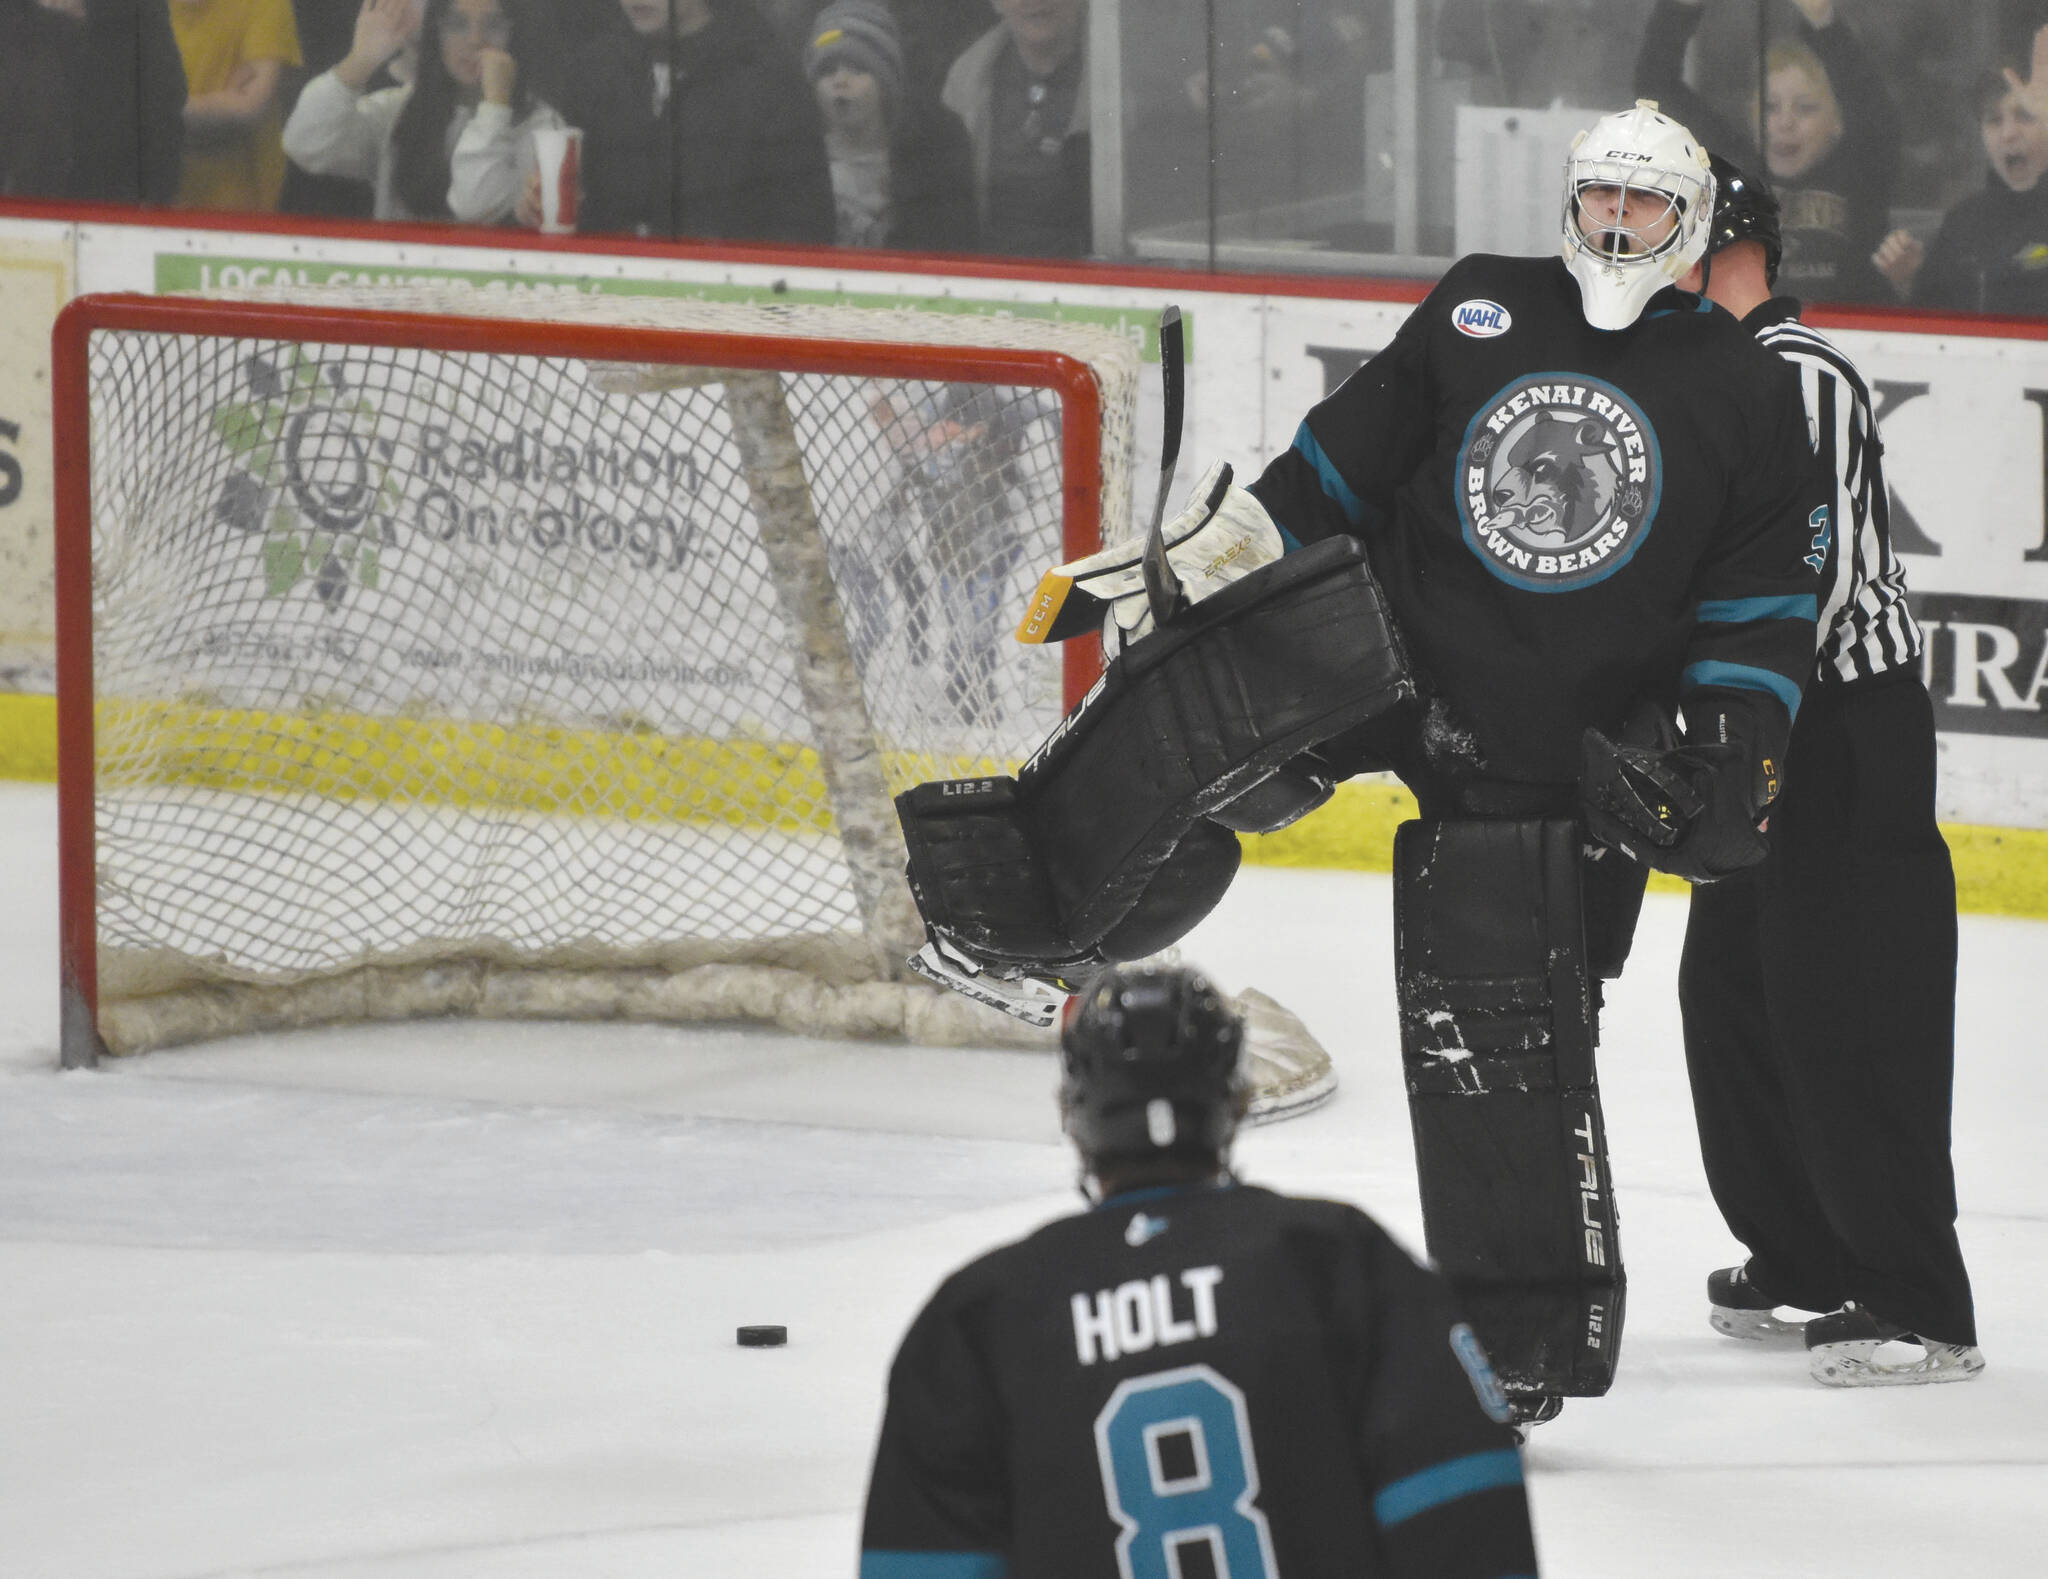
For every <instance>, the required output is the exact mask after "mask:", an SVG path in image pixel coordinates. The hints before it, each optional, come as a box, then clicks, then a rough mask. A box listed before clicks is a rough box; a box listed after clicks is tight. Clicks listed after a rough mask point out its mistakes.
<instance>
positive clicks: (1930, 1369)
mask: <svg viewBox="0 0 2048 1579" xmlns="http://www.w3.org/2000/svg"><path fill="white" fill-rule="evenodd" d="M1893 1341H1898V1340H1893ZM1884 1346H1885V1343H1884V1340H1882V1339H1878V1338H1858V1339H1855V1340H1853V1341H1851V1342H1848V1343H1823V1344H1821V1345H1820V1346H1819V1347H1818V1348H1815V1349H1810V1350H1808V1351H1807V1364H1808V1368H1809V1369H1811V1371H1812V1372H1813V1379H1814V1380H1815V1381H1817V1382H1819V1383H1820V1384H1821V1386H1823V1387H1923V1386H1927V1385H1929V1384H1932V1383H1935V1382H1967V1381H1969V1380H1971V1379H1972V1378H1973V1377H1976V1376H1980V1375H1982V1374H1983V1371H1984V1351H1983V1350H1981V1349H1977V1348H1965V1347H1963V1346H1962V1345H1960V1344H1954V1343H1930V1344H1927V1345H1926V1346H1925V1352H1924V1353H1923V1354H1922V1355H1921V1357H1920V1358H1919V1359H1917V1360H1907V1361H1904V1362H1894V1363H1886V1362H1883V1361H1880V1360H1879V1359H1878V1358H1877V1351H1878V1350H1879V1349H1881V1348H1883V1347H1884ZM1905 1346H1906V1347H1919V1345H1913V1344H1908V1345H1905Z"/></svg>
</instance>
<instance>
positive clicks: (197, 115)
mask: <svg viewBox="0 0 2048 1579" xmlns="http://www.w3.org/2000/svg"><path fill="white" fill-rule="evenodd" d="M171 30H172V32H174V33H175V34H176V35H177V38H178V54H179V55H180V57H181V58H182V59H183V60H184V62H185V84H186V88H187V90H188V91H187V97H186V99H185V164H184V172H183V174H182V176H181V177H180V179H179V182H178V202H179V203H180V204H181V205H182V206H184V207H186V208H232V209H255V210H261V211H266V212H267V211H268V210H271V209H274V208H276V207H277V196H278V193H279V191H280V190H281V189H282V188H283V186H284V148H283V146H282V145H281V143H280V142H279V131H280V128H281V123H282V120H283V115H282V112H281V110H280V108H279V103H278V101H279V98H280V92H279V90H280V88H281V86H282V84H283V81H284V73H285V69H286V68H287V67H290V66H296V65H297V64H298V63H299V30H298V25H297V23H296V22H295V21H294V20H293V18H292V8H291V0H171Z"/></svg>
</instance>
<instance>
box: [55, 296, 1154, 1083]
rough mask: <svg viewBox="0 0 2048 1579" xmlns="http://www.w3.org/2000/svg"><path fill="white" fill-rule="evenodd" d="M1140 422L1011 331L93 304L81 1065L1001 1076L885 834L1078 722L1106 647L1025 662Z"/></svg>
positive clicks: (61, 392)
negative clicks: (173, 1054) (953, 1057)
mask: <svg viewBox="0 0 2048 1579" xmlns="http://www.w3.org/2000/svg"><path fill="white" fill-rule="evenodd" d="M494 298H495V299H494ZM622 303H623V304H622ZM977 337H980V338H982V339H990V338H995V339H1000V340H1004V341H1008V342H1010V343H974V341H975V340H976V338H977ZM1119 347H1120V349H1119ZM1135 388H1136V355H1135V351H1134V350H1133V349H1132V348H1131V347H1130V346H1129V344H1128V342H1123V341H1121V340H1120V339H1119V337H1116V336H1113V335H1110V334H1108V333H1107V332H1106V331H1099V330H1087V329H1083V328H1081V327H1079V326H1075V325H1066V324H1041V323H1035V322H1033V321H1031V320H1019V319H1011V320H1002V321H999V322H998V323H995V324H993V325H992V324H991V323H990V321H989V320H977V319H973V318H971V317H969V316H967V315H953V314H946V315H923V316H920V315H914V314H909V313H900V312H875V311H863V310H860V309H832V308H757V307H718V306H709V305H706V304H699V303H694V302H688V303H668V302H662V301H651V300H647V299H634V298H624V299H607V298H593V297H575V298H571V299H569V300H566V301H565V300H563V299H560V298H556V297H548V298H531V297H513V296H511V295H509V294H503V295H500V294H497V293H462V294H460V295H457V294H455V293H449V292H418V293H408V294H406V295H404V296H403V297H400V298H395V299H394V298H393V297H391V296H389V295H386V294H379V295H377V296H375V297H371V298H368V299H365V300H362V301H360V302H359V303H358V302H355V301H349V302H348V304H346V305H345V304H344V298H343V297H342V295H341V293H338V292H322V293H317V295H316V294H314V293H306V294H305V295H304V296H301V297H299V298H297V299H284V298H275V297H274V298H269V299H252V300H237V301H229V300H221V299H214V298H206V299H197V298H177V297H143V296H88V297H84V298H81V299H79V300H77V301H75V302H73V303H72V304H71V305H70V306H69V307H68V308H66V309H65V311H64V313H63V314H62V316H61V318H60V320H59V322H58V325H57V329H56V334H55V343H54V360H53V391H52V393H53V407H54V421H55V440H56V508H57V543H56V550H57V553H56V557H57V645H58V675H59V679H58V687H59V695H58V729H59V777H60V790H59V839H60V888H61V905H62V921H61V926H62V971H63V999H64V1003H63V1010H64V1030H63V1048H64V1060H65V1062H66V1063H67V1064H84V1063H89V1062H91V1061H92V1060H93V1058H94V1057H95V1056H96V1055H97V1053H98V1051H99V1050H100V1049H101V1048H102V1047H103V1046H112V1047H114V1048H116V1049H117V1050H127V1049H131V1048H132V1049H138V1050H139V1049H140V1048H143V1047H147V1046H154V1045H166V1044H168V1043H171V1042H175V1041H180V1040H187V1039H190V1038H191V1037H194V1036H205V1035H218V1034H226V1033H229V1032H231V1031H233V1030H237V1029H261V1028H272V1027H282V1026H289V1025H298V1024H310V1023H318V1022H320V1021H322V1020H332V1019H337V1018H353V1017H358V1016H362V1017H369V1018H394V1017H402V1016H405V1015H410V1014H415V1013H449V1012H468V1013H486V1014H489V1013H505V1014H517V1013H530V1014H546V1015H551V1016H559V1017H572V1018H573V1017H608V1016H629V1017H641V1016H644V1017H650V1018H691V1017H706V1018H731V1017H750V1018H765V1019H769V1020H773V1021H776V1022H777V1023H782V1024H795V1025H799V1026H802V1027H804V1028H811V1027H812V1026H813V1024H815V1025H816V1027H817V1028H818V1029H819V1032H820V1034H900V1035H908V1036H911V1037H913V1038H915V1039H920V1040H932V1041H977V1040H981V1041H996V1040H1000V1039H1002V1038H1003V1036H1004V1034H1005V1032H1006V1029H1007V1026H1006V1023H1005V1022H1002V1021H1001V1020H1000V1018H999V1017H996V1016H993V1015H988V1014H986V1013H985V1011H981V1010H979V1009H977V1008H976V1007H975V1006H973V1005H968V1004H965V1003H964V1002H959V1003H956V1002H954V1001H952V1000H950V999H949V998H946V997H944V996H943V995H935V994H931V993H930V992H928V990H927V989H925V988H923V987H922V986H919V985H917V984H914V983H911V982H908V981H904V980H902V979H900V978H899V976H898V973H897V971H895V970H894V969H893V968H892V964H891V961H892V959H893V960H900V953H901V951H902V949H903V948H904V947H905V946H906V945H908V944H910V943H914V941H915V937H914V935H910V932H907V931H906V929H910V931H911V932H914V926H915V917H914V914H908V913H907V893H904V892H902V891H901V890H902V882H901V875H900V874H901V848H900V835H899V834H898V833H897V832H896V830H895V826H894V821H893V817H892V816H890V815H888V805H887V796H888V794H889V793H891V792H893V791H894V790H896V789H900V788H901V787H902V786H903V783H904V782H907V781H912V780H914V779H915V778H917V777H928V776H941V775H943V774H945V773H947V772H949V771H959V770H962V768H963V765H964V768H965V771H979V770H981V769H980V768H978V767H977V766H975V764H986V765H988V766H989V767H991V768H993V767H996V766H998V765H1001V764H1007V763H1012V762H1014V761H1016V760H1018V759H1019V758H1021V756H1022V755H1024V754H1026V753H1027V752H1028V750H1029V747H1030V745H1031V744H1032V743H1033V742H1035V740H1036V739H1037V738H1038V737H1040V736H1042V734H1043V733H1044V732H1045V730H1046V729H1047V728H1049V727H1050V725H1051V723H1053V722H1055V721H1056V720H1057V717H1058V716H1059V712H1060V711H1061V710H1062V709H1063V707H1064V706H1065V705H1066V704H1067V703H1069V702H1071V701H1072V700H1073V699H1075V698H1076V697H1077V696H1078V695H1079V693H1080V692H1081V691H1082V690H1084V689H1085V688H1086V686H1087V685H1088V684H1089V683H1090V681H1091V679H1092V677H1093V674H1094V673H1095V672H1096V668H1097V666H1098V664H1099V655H1098V653H1097V652H1096V651H1095V649H1094V647H1093V644H1092V643H1069V644H1068V646H1067V649H1066V650H1065V652H1064V655H1063V656H1054V655H1051V654H1040V655H1037V656H1034V655H1033V654H1032V652H1031V650H1030V649H1025V648H1021V647H1018V645H1017V644H1015V643H1012V642H1009V641H1008V639H1007V637H1008V631H1009V628H1010V627H1011V626H1013V625H1014V622H1015V617H1016V613H1017V611H1018V610H1019V609H1021V607H1022V604H1023V593H1024V591H1026V590H1028V586H1029V584H1030V581H1031V579H1033V578H1035V576H1036V574H1037V573H1038V571H1039V570H1041V569H1043V568H1044V565H1045V564H1046V563H1049V562H1051V560H1052V559H1053V558H1056V557H1072V556H1073V555H1076V554H1081V553H1086V552H1088V551H1090V550H1091V549H1092V548H1093V547H1095V546H1096V545H1097V544H1098V543H1099V542H1100V541H1101V540H1102V539H1103V536H1104V533H1105V521H1106V519H1107V523H1108V529H1109V533H1110V535H1115V534H1116V533H1117V532H1118V531H1120V530H1121V529H1122V525H1123V523H1124V522H1126V521H1127V519H1128V509H1129V475H1130V447H1131V446H1130V429H1131V424H1132V420H1133V408H1134V404H1135ZM777 412H779V413H780V415H777V414H776V413H777ZM764 413H765V414H764ZM650 434H652V435H654V437H653V438H649V437H648V435H650ZM778 444H779V445H781V446H782V449H781V450H780V451H778V449H777V445H778ZM607 446H610V448H607ZM650 446H654V447H650ZM663 446H665V447H663ZM792 446H793V448H792ZM792 461H794V463H795V464H794V467H793V468H792V464H791V463H792ZM643 474H644V475H643ZM458 477H460V478H465V479H467V480H468V482H469V484H470V488H471V492H470V495H469V496H468V497H466V498H465V497H463V496H461V495H459V494H458V492H457V491H456V489H455V487H454V482H455V480H457V478H458ZM685 494H687V496H688V497H687V499H685ZM770 516H777V517H778V519H777V520H776V521H769V520H768V517H770ZM784 516H786V517H787V518H786V519H783V518H781V517H784ZM764 523H765V524H764ZM515 525H516V526H517V531H516V532H515ZM807 532H808V534H809V537H808V540H806V538H805V534H806V533H807ZM778 533H780V534H781V536H782V537H783V538H785V539H788V540H789V542H786V543H785V544H784V546H782V547H781V548H778V547H776V546H775V544H774V543H773V542H772V541H769V540H771V539H773V538H775V537H776V535H777V534H778ZM522 534H523V535H522ZM1048 534H1049V535H1048ZM515 539H516V541H515ZM992 541H993V542H996V543H998V544H999V551H997V552H995V553H993V555H992V557H990V558H987V559H982V560H967V559H956V558H948V557H947V556H948V555H957V554H964V553H973V552H979V551H981V550H983V549H985V548H986V547H987V545H988V544H989V543H990V542H992ZM792 543H793V546H791V544H792ZM579 556H580V557H579ZM512 559H520V560H521V564H520V565H519V566H517V567H516V571H517V573H516V574H515V573H514V572H513V571H511V570H507V569H506V568H505V562H506V561H508V560H512ZM657 583H658V584H657ZM402 594H403V596H402ZM406 598H411V601H406V600H405V599H406ZM721 599H725V600H728V601H723V602H721V601H719V600H721ZM998 609H1000V612H1001V614H1002V615H1003V616H1004V618H1005V623H1003V624H1002V630H1001V633H1002V636H1003V638H1004V639H1003V643H1002V646H1001V648H1000V649H999V648H998V647H997V646H996V645H995V644H994V643H993V642H992V641H991V640H990V639H989V637H990V631H991V630H992V629H993V628H994V626H993V622H992V618H991V615H992V612H993V611H996V610H998ZM494 622H495V623H494ZM628 625H631V626H632V629H631V631H628V630H627V629H626V627H627V626H628ZM636 642H638V643H640V645H638V646H636V645H635V643H636ZM750 642H751V643H752V645H748V644H749V643H750ZM522 643H523V644H524V645H523V646H522V645H521V644H522ZM551 643H552V644H553V645H552V646H551V645H550V644H551ZM1032 662H1038V663H1040V664H1046V663H1050V664H1053V665H1055V666H1059V667H1058V668H1057V669H1056V671H1055V672H1054V673H1053V676H1052V678H1051V679H1050V680H1047V678H1046V676H1045V675H1044V674H1043V673H1038V674H1033V673H1032V672H1030V670H1029V667H1028V666H1029V664H1030V663H1032ZM1020 664H1022V665H1024V666H1025V667H1023V668H1018V667H1017V666H1018V665H1020ZM885 671H886V674H885ZM607 687H609V688H610V689H606V688H607ZM600 693H602V694H600ZM842 704H845V705H847V706H850V708H851V712H852V714H853V716H852V718H851V719H849V718H847V717H842V716H837V714H836V713H834V711H833V710H834V709H842ZM842 710H843V709H842ZM827 715H831V716H827ZM693 774H694V775H696V777H695V778H693V777H692V775H693ZM774 774H780V775H781V776H780V777H773V775H774ZM712 780H717V781H718V782H717V783H715V784H714V783H711V781H712ZM799 781H800V782H799ZM707 785H709V787H707ZM878 797H879V799H878ZM351 841H353V842H351ZM344 847H345V848H344ZM508 849H509V850H511V851H512V854H510V855H509V856H508V855H507V854H506V853H505V852H506V851H507V850H508ZM750 851H751V852H752V853H749V852H750ZM763 851H765V852H766V853H765V854H763V853H761V852H763ZM664 852H665V853H664ZM661 859H668V860H670V861H671V862H672V865H671V867H670V869H669V870H668V871H667V872H666V873H665V874H661V875H649V874H650V873H652V872H653V870H654V864H658V862H659V860H661ZM557 860H558V861H559V862H560V863H561V865H560V869H559V870H556V871H550V872H547V873H545V874H543V873H542V872H541V871H540V870H539V868H540V867H541V866H543V865H545V864H546V863H547V862H549V861H557ZM749 862H752V863H753V864H748V863H749ZM229 868H233V870H230V869H229ZM828 868H830V871H828ZM705 874H715V882H714V881H713V879H712V877H709V876H706V875H705ZM472 880H473V881H474V883H475V884H476V888H477V897H476V898H475V902H474V903H468V902H467V901H465V902H464V903H455V902H454V901H452V900H451V899H450V897H449V896H450V894H451V893H452V892H453V887H454V885H457V884H459V883H463V882H469V881H472ZM891 883H893V890H891V889H890V885H891ZM707 884H709V885H710V886H713V887H721V893H720V894H719V895H717V896H713V897H711V898H709V899H707V898H706V896H705V895H704V894H703V893H702V892H700V890H702V889H704V888H705V887H706V885H707ZM776 885H782V890H785V891H777V892H775V893H774V894H773V896H772V898H770V897H767V895H768V892H769V890H772V889H775V888H776ZM273 890H274V891H273ZM628 900H630V904H628V903H627V901H628ZM700 901H702V902H700ZM721 904H723V905H726V906H727V907H728V908H727V910H726V911H725V912H721V910H720V906H721ZM493 906H497V907H498V911H499V912H502V913H494V912H493ZM608 907H610V908H611V910H613V911H621V910H623V911H625V912H630V913H629V914H619V913H608ZM238 928H239V929H240V930H239V931H237V929H238ZM579 929H581V930H579ZM323 930H324V931H325V932H327V933H329V934H331V936H328V937H323V936H322V934H323ZM231 933H232V934H234V935H233V936H230V934H231ZM244 934H246V935H244ZM110 971H111V974H110ZM401 975H403V976H406V977H408V978H409V979H408V980H407V981H404V982H401V981H400V980H399V978H400V977H401ZM572 977H573V978H574V980H573V983H572V982H571V980H570V979H569V978H572ZM682 977H697V978H704V979H705V980H704V981H703V982H702V983H700V984H701V985H704V986H705V988H706V990H705V992H703V993H701V994H696V993H693V992H688V991H682V990H680V989H679V988H677V987H676V982H677V980H678V979H679V978H682ZM713 978H715V979H713ZM110 982H111V983H112V984H114V985H117V986H118V987H119V1007H118V1008H117V1005H116V1001H115V995H114V994H113V993H104V994H103V990H102V989H103V987H106V986H108V985H109V984H110ZM714 989H715V990H714ZM821 998H822V999H829V1000H831V1002H830V1003H829V1004H821V1003H820V1001H819V1000H820V999H821ZM700 999H701V1001H699V1000H700ZM798 1000H803V1001H802V1002H798ZM138 1005H140V1007H137V1006H138ZM963 1016H964V1018H963Z"/></svg>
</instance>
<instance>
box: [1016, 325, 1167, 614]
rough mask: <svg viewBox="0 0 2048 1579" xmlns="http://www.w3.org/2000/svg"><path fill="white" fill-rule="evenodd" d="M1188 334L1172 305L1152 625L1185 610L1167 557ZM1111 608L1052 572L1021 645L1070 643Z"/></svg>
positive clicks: (1152, 561)
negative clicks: (1168, 512)
mask: <svg viewBox="0 0 2048 1579" xmlns="http://www.w3.org/2000/svg"><path fill="white" fill-rule="evenodd" d="M1186 363H1187V331H1186V329H1185V327H1184V325H1183V324H1182V322H1181V312H1180V308H1179V307H1177V306H1173V305H1170V304H1169V305H1168V306H1166V307H1165V308H1162V309H1161V311H1160V314H1159V384H1160V393H1161V394H1162V395H1163V396H1164V397H1165V399H1164V405H1165V413H1164V421H1163V423H1162V427H1163V430H1164V431H1163V434H1162V437H1161V443H1160V449H1159V492H1158V494H1157V496H1156V497H1155V498H1154V499H1153V502H1152V527H1151V531H1150V532H1149V533H1148V534H1147V535H1146V540H1145V555H1144V562H1143V569H1144V576H1145V592H1146V595H1147V599H1148V601H1149V602H1150V603H1151V605H1152V620H1153V623H1154V624H1155V625H1163V624H1164V623H1165V622H1166V620H1167V617H1168V616H1169V615H1171V614H1172V613H1173V612H1174V611H1175V610H1176V609H1178V608H1180V607H1182V606H1184V597H1183V594H1182V591H1181V583H1180V576H1179V575H1178V574H1177V573H1176V572H1175V571H1174V568H1173V566H1172V565H1171V564H1169V563H1168V562H1167V558H1166V539H1165V536H1164V533H1163V530H1162V529H1163V527H1164V524H1165V521H1166V502H1167V496H1168V495H1169V494H1170V493H1171V492H1172V491H1173V473H1174V468H1175V467H1176V466H1178V465H1179V463H1180V437H1181V424H1182V419H1183V417H1184V414H1185V412H1186V407H1187V399H1186V397H1187V366H1186ZM1108 607H1109V605H1108V604H1107V603H1105V602H1103V600H1102V599H1100V598H1097V597H1091V596H1090V595H1089V594H1088V593H1086V592H1082V591H1079V590H1077V589H1076V588H1075V586H1074V583H1073V580H1072V579H1071V578H1070V577H1067V576H1063V575H1061V574H1060V573H1059V571H1058V570H1049V571H1047V572H1046V573H1045V575H1044V576H1043V577H1041V578H1040V580H1039V583H1038V586H1037V589H1036V590H1035V591H1033V592H1032V594H1031V603H1030V606H1029V607H1028V608H1027V609H1026V610H1025V611H1024V618H1023V620H1022V621H1021V622H1020V623H1019V624H1018V626H1017V640H1018V641H1020V642H1023V643H1025V644H1027V645H1031V646H1036V645H1038V644H1039V643H1042V642H1056V641H1066V640H1068V639H1070V638H1071V637H1075V636H1082V635H1086V634H1087V633H1088V632H1090V631H1094V630H1098V629H1100V628H1101V625H1102V618H1103V614H1104V613H1105V611H1106V610H1107V609H1108Z"/></svg>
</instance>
